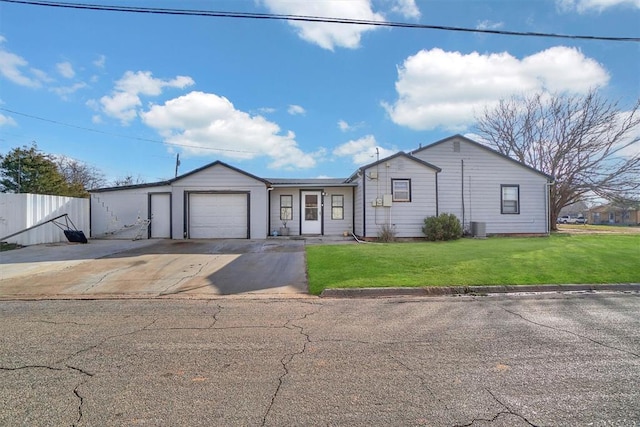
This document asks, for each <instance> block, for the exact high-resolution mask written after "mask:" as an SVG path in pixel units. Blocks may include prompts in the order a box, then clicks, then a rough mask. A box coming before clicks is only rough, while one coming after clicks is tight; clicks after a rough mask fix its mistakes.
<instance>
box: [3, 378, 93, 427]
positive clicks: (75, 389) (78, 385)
mask: <svg viewBox="0 0 640 427" xmlns="http://www.w3.org/2000/svg"><path fill="white" fill-rule="evenodd" d="M23 369H48V370H51V371H73V372H75V373H79V374H81V375H83V376H84V377H85V378H84V379H83V380H82V381H80V382H79V383H78V384H77V385H76V386H75V387H74V389H73V394H74V395H75V396H76V398H77V399H78V401H79V402H78V417H77V418H76V421H75V422H74V423H73V424H72V426H74V427H75V426H77V425H78V424H79V423H80V422H81V421H82V416H83V412H82V407H83V405H84V397H83V396H82V394H80V390H79V389H80V387H81V386H82V385H84V384H85V383H86V382H87V381H88V380H89V378H90V377H93V374H92V373H91V372H88V371H85V370H84V369H82V368H78V367H76V366H71V365H65V366H64V368H61V367H56V366H48V365H24V366H17V367H13V368H8V367H2V366H0V370H1V371H20V370H23Z"/></svg>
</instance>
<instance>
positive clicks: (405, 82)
mask: <svg viewBox="0 0 640 427" xmlns="http://www.w3.org/2000/svg"><path fill="white" fill-rule="evenodd" d="M608 81H609V74H608V73H607V71H606V70H605V69H604V68H603V67H602V66H601V65H600V64H599V63H597V62H596V61H595V60H593V59H591V58H587V57H585V56H584V55H583V54H582V52H580V51H579V50H577V49H573V48H568V47H564V46H557V47H552V48H550V49H547V50H544V51H542V52H538V53H536V54H533V55H531V56H527V57H525V58H523V59H518V58H515V57H513V56H512V55H510V54H509V53H507V52H503V53H491V54H480V53H477V52H473V53H470V54H462V53H460V52H445V51H443V50H442V49H431V50H428V51H427V50H422V51H420V52H418V53H417V54H415V55H413V56H410V57H409V58H407V59H406V60H405V61H404V64H402V66H400V67H399V68H398V81H397V82H396V91H397V92H398V99H397V100H396V101H395V103H394V104H393V105H391V104H389V103H382V105H383V107H384V108H385V109H386V110H387V112H388V114H389V116H390V117H391V119H392V120H393V121H394V122H395V123H397V124H399V125H403V126H407V127H409V128H412V129H416V130H429V129H434V128H437V127H441V128H444V129H447V130H449V131H456V132H460V131H461V130H464V129H465V128H466V127H467V126H468V125H469V124H471V123H472V122H473V120H474V116H475V115H476V114H477V113H479V112H481V111H482V110H483V109H484V108H485V106H488V107H491V106H492V105H495V103H497V102H498V100H499V99H500V98H504V97H508V96H511V95H514V94H522V93H530V92H537V91H550V92H565V91H566V92H572V93H585V92H587V91H588V90H589V89H591V88H593V87H598V86H604V85H606V84H607V83H608Z"/></svg>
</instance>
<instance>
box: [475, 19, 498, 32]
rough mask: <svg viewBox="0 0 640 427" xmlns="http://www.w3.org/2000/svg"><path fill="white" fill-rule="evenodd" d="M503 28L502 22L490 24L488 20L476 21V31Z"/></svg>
mask: <svg viewBox="0 0 640 427" xmlns="http://www.w3.org/2000/svg"><path fill="white" fill-rule="evenodd" d="M503 26H504V22H492V21H489V20H488V19H485V20H484V21H478V23H477V24H476V29H478V30H498V29H500V28H502V27H503Z"/></svg>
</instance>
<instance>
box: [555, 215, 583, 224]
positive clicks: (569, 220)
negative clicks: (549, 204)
mask: <svg viewBox="0 0 640 427" xmlns="http://www.w3.org/2000/svg"><path fill="white" fill-rule="evenodd" d="M557 223H558V224H586V223H587V220H586V218H585V217H583V216H582V215H580V216H578V217H572V216H571V215H562V216H560V217H558V221H557Z"/></svg>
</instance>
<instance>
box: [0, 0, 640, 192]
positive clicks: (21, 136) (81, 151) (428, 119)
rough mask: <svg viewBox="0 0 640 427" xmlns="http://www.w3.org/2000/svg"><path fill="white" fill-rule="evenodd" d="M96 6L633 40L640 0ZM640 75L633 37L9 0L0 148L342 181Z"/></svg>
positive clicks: (3, 28)
mask: <svg viewBox="0 0 640 427" xmlns="http://www.w3.org/2000/svg"><path fill="white" fill-rule="evenodd" d="M88 3H100V4H109V5H118V6H121V5H126V6H141V7H163V8H179V9H197V10H218V11H234V12H257V13H277V14H290V15H312V16H327V17H334V18H352V19H365V20H387V21H396V22H409V23H420V24H428V25H443V26H455V27H468V28H481V29H482V28H484V29H497V30H504V31H525V32H545V33H562V34H579V35H594V36H614V37H638V36H640V34H639V33H640V30H639V28H640V0H555V1H554V0H548V1H545V0H534V1H517V0H503V1H483V0H442V1H420V0H416V1H413V0H360V1H359V0H326V1H321V0H318V1H305V0H233V1H218V0H211V1H204V0H200V1H174V0H165V1H154V2H151V1H138V0H129V1H126V2H122V1H112V2H108V3H106V2H95V1H94V2H88ZM639 76H640V46H639V44H638V43H634V42H610V41H580V40H575V39H558V38H538V37H515V36H505V35H488V34H476V33H462V32H449V31H437V30H428V29H402V28H382V27H376V28H372V27H364V26H354V25H339V24H323V23H292V22H287V21H274V20H245V19H223V18H211V17H195V16H161V15H149V14H129V13H121V12H106V11H87V10H74V9H63V8H52V7H42V6H33V5H22V4H12V3H5V2H1V3H0V108H1V109H0V153H3V154H4V153H6V152H7V151H9V150H10V149H12V148H14V147H17V146H22V145H30V144H31V142H32V141H36V142H37V145H38V147H39V148H40V149H41V150H42V151H44V152H46V153H51V154H60V155H65V156H67V157H70V158H73V159H76V160H79V161H81V162H84V163H87V164H88V165H90V166H92V167H95V168H97V169H98V170H100V171H101V172H103V173H104V175H105V177H106V178H107V179H108V180H113V179H116V178H121V177H124V176H126V175H132V176H134V177H136V178H139V179H141V180H143V181H145V182H153V181H157V180H162V179H167V178H172V177H173V175H174V172H175V157H176V154H177V153H180V159H181V166H180V173H185V172H188V171H190V170H193V169H195V168H197V167H200V166H203V165H205V164H207V163H210V162H212V161H215V160H222V161H224V162H227V163H229V164H231V165H233V166H236V167H239V168H241V169H243V170H246V171H248V172H250V173H253V174H255V175H258V176H262V177H345V176H348V175H350V174H351V173H352V172H353V171H354V170H355V169H356V168H357V167H358V166H359V165H362V164H366V163H369V162H371V161H374V160H375V158H376V149H377V150H378V152H379V153H380V155H381V156H384V155H388V154H391V153H393V152H396V151H398V150H404V151H407V150H412V149H415V148H417V147H418V146H419V145H420V144H422V145H426V144H429V143H432V142H435V141H437V140H439V139H442V138H445V137H447V136H451V135H453V134H456V133H461V134H469V135H471V134H472V131H473V122H474V115H476V114H477V113H478V112H480V111H482V109H483V108H484V106H491V105H494V104H495V103H496V102H497V100H499V99H500V98H501V97H508V96H511V95H513V94H517V93H523V92H535V91H543V90H545V91H568V92H571V93H584V92H586V91H587V90H589V88H592V87H600V88H601V89H600V90H601V92H602V94H603V95H604V96H605V98H607V99H610V100H619V101H620V105H621V106H622V107H623V108H630V107H631V106H632V105H633V103H634V101H635V100H636V99H637V98H638V97H639V96H640V77H639ZM7 110H9V111H7ZM10 111H13V112H10ZM16 113H19V114H16ZM42 119H44V120H42ZM81 128H82V129H81ZM636 145H638V144H636ZM635 149H638V147H636V148H635Z"/></svg>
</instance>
